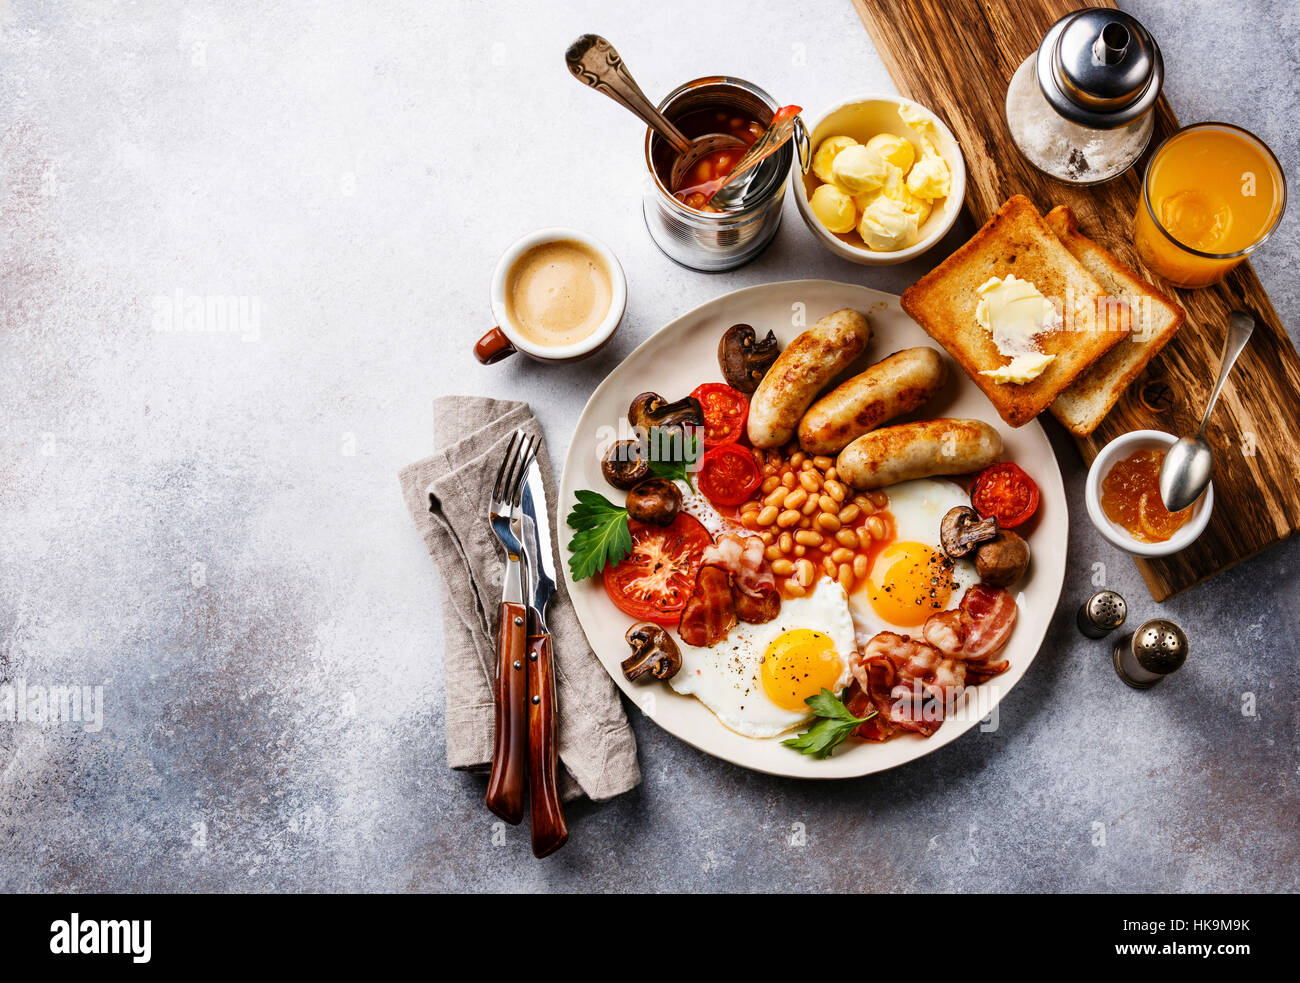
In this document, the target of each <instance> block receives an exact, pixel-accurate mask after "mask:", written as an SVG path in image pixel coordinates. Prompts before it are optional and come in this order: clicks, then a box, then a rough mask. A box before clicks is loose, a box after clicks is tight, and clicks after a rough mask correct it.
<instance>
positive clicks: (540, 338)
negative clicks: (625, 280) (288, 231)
mask: <svg viewBox="0 0 1300 983" xmlns="http://www.w3.org/2000/svg"><path fill="white" fill-rule="evenodd" d="M613 292H614V291H613V282H612V280H611V279H610V274H609V270H608V269H607V268H606V267H605V261H604V260H603V259H602V258H601V256H600V255H599V254H598V253H597V252H596V251H595V250H594V249H592V248H591V247H590V246H588V245H587V244H586V243H582V242H578V241H577V240H575V239H557V240H555V241H553V242H544V243H541V244H540V245H537V246H534V247H533V248H532V249H530V250H528V252H526V253H524V254H523V255H522V256H520V257H519V259H517V260H516V261H515V264H514V266H512V267H511V268H510V272H509V274H508V275H507V276H506V298H505V299H506V316H507V317H508V318H509V319H510V324H511V326H512V327H514V329H515V330H516V331H517V332H518V333H519V334H520V335H522V336H523V337H524V338H526V339H527V340H528V341H531V342H533V343H534V344H537V345H547V346H549V347H553V348H561V347H564V346H566V345H575V344H577V343H578V342H580V341H582V340H583V339H585V338H588V337H590V336H591V334H592V333H593V332H595V330H596V329H597V328H598V327H600V325H601V322H603V321H604V320H605V318H606V317H607V316H608V314H609V307H610V303H611V300H612V297H613Z"/></svg>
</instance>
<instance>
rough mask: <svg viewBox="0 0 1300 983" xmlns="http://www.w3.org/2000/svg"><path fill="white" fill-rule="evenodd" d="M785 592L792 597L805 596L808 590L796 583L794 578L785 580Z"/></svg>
mask: <svg viewBox="0 0 1300 983" xmlns="http://www.w3.org/2000/svg"><path fill="white" fill-rule="evenodd" d="M785 592H786V593H787V594H789V595H790V596H791V597H804V596H806V595H807V593H808V592H807V591H806V590H804V589H803V588H802V587H800V586H799V585H798V584H796V583H795V582H794V581H793V580H787V581H786V582H785Z"/></svg>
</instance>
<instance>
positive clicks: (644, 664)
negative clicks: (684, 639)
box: [622, 622, 682, 683]
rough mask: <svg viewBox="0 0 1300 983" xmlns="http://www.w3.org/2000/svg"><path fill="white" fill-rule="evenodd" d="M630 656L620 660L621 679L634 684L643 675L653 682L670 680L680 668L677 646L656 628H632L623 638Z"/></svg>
mask: <svg viewBox="0 0 1300 983" xmlns="http://www.w3.org/2000/svg"><path fill="white" fill-rule="evenodd" d="M624 637H625V638H626V639H627V643H628V644H629V645H631V646H632V654H631V655H630V656H629V657H628V658H626V659H624V660H623V664H622V668H623V675H624V676H625V677H626V678H627V681H628V682H629V683H634V682H636V681H637V680H638V679H640V678H641V677H642V676H644V675H645V674H646V673H647V672H648V673H650V675H652V676H654V678H655V679H672V678H673V676H675V675H677V670H679V669H680V668H681V667H682V653H681V651H680V650H679V649H678V648H677V643H676V642H674V641H673V637H672V636H671V635H669V634H668V632H667V631H665V630H664V629H663V628H661V627H660V626H659V625H655V624H651V623H650V622H645V623H643V624H639V625H633V626H632V627H631V628H629V629H628V630H627V634H626V635H625V636H624Z"/></svg>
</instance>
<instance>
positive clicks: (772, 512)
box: [754, 505, 781, 526]
mask: <svg viewBox="0 0 1300 983" xmlns="http://www.w3.org/2000/svg"><path fill="white" fill-rule="evenodd" d="M780 514H781V510H780V509H778V508H777V507H776V506H775V505H769V506H767V507H766V508H764V509H762V510H761V511H760V512H759V513H758V515H757V516H755V517H754V521H755V522H757V523H758V524H759V525H760V526H770V525H771V524H772V523H773V522H775V521H776V517H777V516H778V515H780Z"/></svg>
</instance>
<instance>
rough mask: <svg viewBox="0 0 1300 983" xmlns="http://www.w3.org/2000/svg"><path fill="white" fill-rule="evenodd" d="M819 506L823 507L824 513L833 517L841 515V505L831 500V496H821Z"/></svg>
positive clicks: (818, 501) (818, 500)
mask: <svg viewBox="0 0 1300 983" xmlns="http://www.w3.org/2000/svg"><path fill="white" fill-rule="evenodd" d="M817 504H819V505H820V506H821V508H822V511H823V512H829V513H831V515H839V514H840V503H839V502H837V501H835V499H833V498H831V497H830V496H829V495H821V496H819V497H818V499H817Z"/></svg>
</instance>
